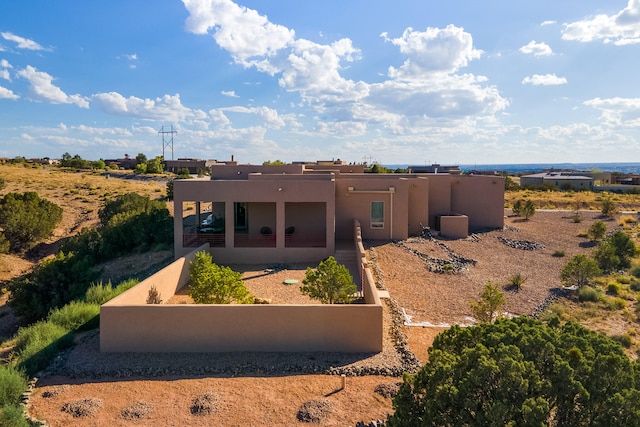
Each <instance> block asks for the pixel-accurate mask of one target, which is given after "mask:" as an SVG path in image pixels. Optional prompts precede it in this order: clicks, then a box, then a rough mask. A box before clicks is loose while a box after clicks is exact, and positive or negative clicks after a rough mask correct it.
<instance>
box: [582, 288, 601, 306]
mask: <svg viewBox="0 0 640 427" xmlns="http://www.w3.org/2000/svg"><path fill="white" fill-rule="evenodd" d="M578 299H579V300H580V301H581V302H585V301H591V302H598V301H600V300H601V299H602V292H601V291H600V290H599V289H595V288H592V287H591V286H582V287H581V288H580V289H578Z"/></svg>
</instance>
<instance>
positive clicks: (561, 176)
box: [520, 172, 594, 190]
mask: <svg viewBox="0 0 640 427" xmlns="http://www.w3.org/2000/svg"><path fill="white" fill-rule="evenodd" d="M545 184H547V185H555V186H556V187H558V188H559V189H561V190H569V189H573V190H593V184H594V178H593V177H591V176H585V175H575V174H574V173H573V172H541V173H534V174H532V175H524V176H521V177H520V185H521V186H523V187H524V186H527V185H545Z"/></svg>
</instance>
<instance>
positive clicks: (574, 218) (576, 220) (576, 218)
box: [571, 213, 583, 224]
mask: <svg viewBox="0 0 640 427" xmlns="http://www.w3.org/2000/svg"><path fill="white" fill-rule="evenodd" d="M571 221H572V222H573V223H575V224H579V223H581V222H582V221H583V218H582V215H580V214H579V213H576V214H575V215H573V216H572V217H571Z"/></svg>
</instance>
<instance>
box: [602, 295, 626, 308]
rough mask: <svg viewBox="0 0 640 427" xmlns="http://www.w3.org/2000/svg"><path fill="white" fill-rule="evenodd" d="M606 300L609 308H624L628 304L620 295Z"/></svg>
mask: <svg viewBox="0 0 640 427" xmlns="http://www.w3.org/2000/svg"><path fill="white" fill-rule="evenodd" d="M605 302H606V303H607V308H608V309H609V310H622V309H623V308H625V307H626V306H627V302H626V301H625V300H624V299H622V298H620V297H615V298H608V299H606V300H605Z"/></svg>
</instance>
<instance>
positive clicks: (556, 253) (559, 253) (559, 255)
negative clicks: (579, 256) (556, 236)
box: [551, 249, 564, 258]
mask: <svg viewBox="0 0 640 427" xmlns="http://www.w3.org/2000/svg"><path fill="white" fill-rule="evenodd" d="M551 256H552V257H556V258H562V257H563V256H564V250H562V249H557V250H555V251H553V253H552V254H551Z"/></svg>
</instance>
